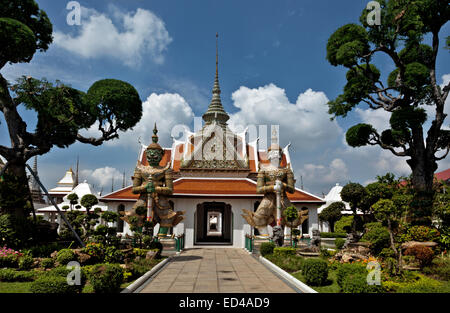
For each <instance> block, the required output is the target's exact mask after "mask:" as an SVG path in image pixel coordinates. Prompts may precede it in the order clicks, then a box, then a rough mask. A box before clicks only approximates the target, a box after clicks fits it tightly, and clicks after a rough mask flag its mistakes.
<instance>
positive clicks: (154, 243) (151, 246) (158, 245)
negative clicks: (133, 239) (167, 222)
mask: <svg viewBox="0 0 450 313" xmlns="http://www.w3.org/2000/svg"><path fill="white" fill-rule="evenodd" d="M148 248H149V249H150V250H154V249H158V250H159V252H158V253H157V254H156V256H155V258H156V259H160V258H161V253H162V252H163V245H162V243H160V242H159V241H155V240H153V241H151V242H150V244H149V245H148Z"/></svg>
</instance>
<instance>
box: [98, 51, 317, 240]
mask: <svg viewBox="0 0 450 313" xmlns="http://www.w3.org/2000/svg"><path fill="white" fill-rule="evenodd" d="M220 93H221V90H220V86H219V75H218V62H217V56H216V74H215V80H214V87H213V90H212V100H211V103H210V104H209V106H208V108H207V109H206V111H205V113H204V114H203V121H204V125H203V127H202V128H201V129H200V130H199V131H197V132H195V133H190V134H189V135H188V136H186V140H185V141H184V142H182V141H177V140H175V139H174V141H173V144H172V146H171V147H166V148H163V150H164V155H163V158H162V160H161V161H160V163H159V165H160V166H161V167H166V166H167V165H169V164H170V167H171V169H172V171H173V193H172V195H170V196H169V199H170V204H171V206H172V208H173V210H175V211H185V213H184V217H185V218H184V220H183V221H182V222H180V223H179V224H177V225H176V226H175V227H173V229H172V230H171V231H172V234H175V235H181V234H184V235H185V247H186V248H189V247H194V246H197V245H229V246H233V247H244V245H245V235H246V234H251V233H252V232H254V231H255V230H254V229H253V228H251V226H250V225H249V224H248V223H247V222H246V220H245V219H244V218H243V217H242V214H243V213H244V212H243V210H248V211H251V212H254V211H255V210H256V209H257V208H258V205H259V204H260V202H261V200H262V198H263V194H258V193H257V192H256V187H257V183H256V178H257V174H258V170H259V169H260V167H261V166H262V165H266V164H268V163H269V160H268V158H267V151H266V150H262V149H260V148H259V145H258V140H255V141H253V142H247V141H246V131H245V132H243V133H239V134H236V133H233V132H232V131H231V130H230V129H229V127H228V124H227V121H228V120H229V118H230V117H229V115H228V113H227V112H226V111H225V110H224V108H223V106H222V102H221V97H220ZM152 126H153V125H152ZM150 133H151V129H150V127H149V134H150ZM149 137H150V136H149ZM145 150H146V147H142V148H141V151H140V153H139V155H138V156H137V162H138V164H139V163H140V164H142V165H148V161H147V159H146V154H145ZM281 166H283V167H289V168H291V169H292V168H293V165H292V163H291V158H290V155H289V146H287V147H285V148H284V149H283V154H282V161H281ZM130 170H131V165H130ZM138 197H139V195H138V194H134V193H133V192H132V186H128V187H125V188H122V189H120V190H117V191H114V192H112V193H109V194H106V195H104V196H102V197H101V198H100V199H99V200H100V201H102V202H104V203H105V204H106V205H107V206H108V208H109V210H113V211H116V212H121V211H130V210H131V209H132V207H133V205H134V204H135V203H136V201H137V199H138ZM288 198H289V200H290V201H291V203H292V204H293V205H295V206H296V207H297V208H298V209H299V210H300V209H302V210H308V211H309V218H308V220H306V221H305V222H304V223H303V225H302V226H301V227H300V228H301V230H302V231H303V235H306V236H308V235H309V236H311V235H312V230H313V229H319V222H318V216H317V209H318V208H319V207H320V206H321V205H322V204H324V203H325V201H324V200H323V199H321V198H320V197H318V196H315V195H313V194H311V193H308V192H306V191H303V190H301V189H298V188H295V192H294V193H293V194H288ZM274 225H275V224H274V223H273V225H272V226H274ZM118 228H119V229H118V231H119V232H122V233H123V234H127V233H128V234H131V232H130V231H129V228H128V224H127V223H124V222H119V225H118Z"/></svg>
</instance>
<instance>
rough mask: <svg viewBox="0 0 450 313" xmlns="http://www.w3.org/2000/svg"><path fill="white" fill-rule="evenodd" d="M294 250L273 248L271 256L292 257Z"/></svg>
mask: <svg viewBox="0 0 450 313" xmlns="http://www.w3.org/2000/svg"><path fill="white" fill-rule="evenodd" d="M296 251H297V250H296V249H295V248H292V247H275V248H274V249H273V254H274V255H276V256H284V257H286V256H293V255H295V254H296Z"/></svg>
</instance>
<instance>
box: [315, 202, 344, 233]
mask: <svg viewBox="0 0 450 313" xmlns="http://www.w3.org/2000/svg"><path fill="white" fill-rule="evenodd" d="M342 210H345V204H344V203H342V202H341V201H339V202H333V203H332V204H330V205H329V206H327V207H326V208H325V209H323V211H322V212H320V214H319V219H320V220H321V221H325V222H328V224H329V225H330V232H334V224H335V223H336V221H338V220H339V219H340V218H341V216H342V214H341V211H342Z"/></svg>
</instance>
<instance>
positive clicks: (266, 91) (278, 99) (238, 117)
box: [229, 84, 342, 151]
mask: <svg viewBox="0 0 450 313" xmlns="http://www.w3.org/2000/svg"><path fill="white" fill-rule="evenodd" d="M232 99H233V101H234V106H235V107H237V108H239V109H240V111H238V112H236V113H234V114H232V115H231V118H230V122H229V123H230V127H231V128H232V129H236V128H242V127H246V126H247V125H267V127H268V129H269V130H270V125H279V126H280V129H279V132H280V134H279V136H280V142H281V143H283V142H284V143H287V142H291V143H292V149H293V150H300V149H303V148H306V147H307V149H308V151H311V150H317V149H319V148H323V147H324V145H326V144H327V143H331V142H334V141H336V140H337V139H338V138H339V136H341V135H342V129H341V128H340V127H339V125H338V124H337V122H336V121H330V117H329V115H328V114H327V110H328V107H327V105H326V104H327V102H328V98H327V96H326V95H325V93H323V92H321V91H313V90H311V89H308V90H306V91H305V92H304V93H301V94H300V95H299V96H298V98H297V101H296V102H295V103H291V102H290V101H289V99H288V97H287V96H286V92H285V90H284V89H282V88H279V87H277V86H276V85H274V84H269V85H266V86H263V87H259V88H253V89H250V88H248V87H244V86H242V87H240V88H239V89H238V90H236V91H235V92H234V93H233V94H232ZM239 126H240V127H239Z"/></svg>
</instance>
